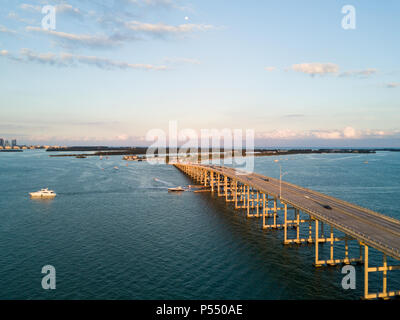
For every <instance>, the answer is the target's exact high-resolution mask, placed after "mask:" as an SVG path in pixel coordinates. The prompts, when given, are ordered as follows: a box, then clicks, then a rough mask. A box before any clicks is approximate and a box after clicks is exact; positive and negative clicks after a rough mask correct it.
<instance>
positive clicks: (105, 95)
mask: <svg viewBox="0 0 400 320" xmlns="http://www.w3.org/2000/svg"><path fill="white" fill-rule="evenodd" d="M47 4H48V5H53V6H55V7H56V29H55V30H44V29H43V28H42V26H41V20H42V18H43V17H44V15H43V14H42V13H41V9H42V7H43V6H45V5H47ZM344 5H353V6H354V8H355V9H356V29H354V30H345V29H343V28H342V25H341V21H342V18H343V17H344V14H342V12H341V10H342V7H343V6H344ZM399 13H400V2H398V1H395V0H394V1H384V2H382V1H377V0H374V1H353V0H348V1H334V0H331V1H323V0H319V1H316V0H314V1H313V0H304V1H298V0H291V1H288V0H287V1H285V0H282V1H267V0H266V1H235V0H234V1H222V0H213V1H208V0H202V1H189V0H181V1H180V0H104V1H102V0H93V1H89V0H84V1H73V0H68V1H55V0H53V1H50V0H49V1H41V0H38V1H14V0H12V1H11V0H5V1H4V0H3V1H2V6H1V8H0V69H1V75H0V96H1V100H0V106H1V117H0V137H4V138H8V139H11V138H14V137H16V138H17V139H18V140H19V141H20V142H21V143H26V144H31V143H45V144H67V145H78V144H84V145H88V144H103V145H104V144H105V145H145V144H146V141H144V137H145V135H146V133H147V132H148V131H149V130H150V129H154V128H161V129H165V130H167V128H168V122H169V121H170V120H177V121H178V126H179V128H181V129H183V128H192V129H194V130H200V129H202V128H205V129H207V128H208V129H223V128H231V129H239V128H242V129H254V130H255V135H256V145H258V146H365V147H368V146H372V147H375V146H397V147H400V139H399V138H400V126H399V123H400V121H399V120H400V112H399V111H398V110H399V107H400V106H399V102H400V65H399V57H400V39H399V38H400V36H399V35H400V32H399V31H400V19H398V16H399Z"/></svg>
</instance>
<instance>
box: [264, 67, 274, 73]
mask: <svg viewBox="0 0 400 320" xmlns="http://www.w3.org/2000/svg"><path fill="white" fill-rule="evenodd" d="M264 70H265V71H268V72H272V71H275V70H276V67H265V68H264Z"/></svg>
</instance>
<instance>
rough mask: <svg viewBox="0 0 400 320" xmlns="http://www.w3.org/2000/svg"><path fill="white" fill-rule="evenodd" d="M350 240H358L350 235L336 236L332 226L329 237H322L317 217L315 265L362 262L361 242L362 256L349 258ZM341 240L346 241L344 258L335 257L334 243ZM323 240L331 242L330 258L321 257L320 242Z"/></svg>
mask: <svg viewBox="0 0 400 320" xmlns="http://www.w3.org/2000/svg"><path fill="white" fill-rule="evenodd" d="M349 240H356V239H354V238H351V237H348V236H344V237H341V238H335V237H334V232H333V227H332V226H331V227H330V236H329V238H326V237H324V238H322V239H321V238H320V233H319V221H318V220H317V219H315V261H314V266H315V267H322V266H324V265H328V266H335V265H338V264H351V263H353V262H357V263H362V262H363V257H362V252H361V244H360V256H359V257H357V258H349V246H348V241H349ZM339 241H345V257H344V258H343V259H335V258H334V243H335V242H339ZM323 242H329V244H330V250H329V259H325V260H320V259H319V244H320V243H323Z"/></svg>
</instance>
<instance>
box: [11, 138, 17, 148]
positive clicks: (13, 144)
mask: <svg viewBox="0 0 400 320" xmlns="http://www.w3.org/2000/svg"><path fill="white" fill-rule="evenodd" d="M16 145H17V139H12V140H11V147H15V146H16Z"/></svg>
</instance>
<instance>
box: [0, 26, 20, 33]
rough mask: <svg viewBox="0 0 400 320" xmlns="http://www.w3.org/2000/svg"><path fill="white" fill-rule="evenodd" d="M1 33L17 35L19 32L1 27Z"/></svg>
mask: <svg viewBox="0 0 400 320" xmlns="http://www.w3.org/2000/svg"><path fill="white" fill-rule="evenodd" d="M0 32H2V33H8V34H16V33H17V32H16V31H14V30H10V29H8V28H7V27H5V26H3V25H0Z"/></svg>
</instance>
